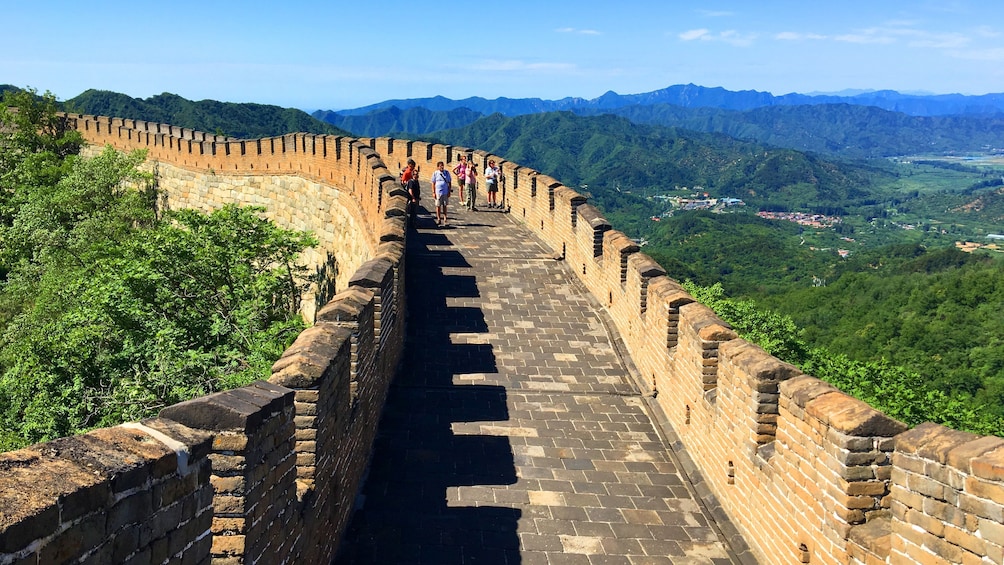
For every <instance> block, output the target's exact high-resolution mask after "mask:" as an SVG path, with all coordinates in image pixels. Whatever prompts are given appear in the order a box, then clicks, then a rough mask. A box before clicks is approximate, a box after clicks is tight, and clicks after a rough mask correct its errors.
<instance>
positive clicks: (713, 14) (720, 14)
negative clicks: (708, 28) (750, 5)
mask: <svg viewBox="0 0 1004 565" xmlns="http://www.w3.org/2000/svg"><path fill="white" fill-rule="evenodd" d="M697 13H698V14H700V15H702V16H704V17H706V18H731V17H732V16H734V15H736V13H735V12H726V11H721V10H720V11H714V10H697Z"/></svg>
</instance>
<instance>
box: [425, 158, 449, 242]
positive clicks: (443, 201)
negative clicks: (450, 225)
mask: <svg viewBox="0 0 1004 565" xmlns="http://www.w3.org/2000/svg"><path fill="white" fill-rule="evenodd" d="M444 167H445V165H444V164H443V162H442V161H439V162H437V163H436V170H435V171H433V172H432V180H431V181H430V184H432V190H433V192H434V193H435V195H436V225H437V226H444V227H445V226H446V222H447V219H446V205H447V203H448V202H449V199H450V192H451V190H450V185H451V184H452V182H453V179H451V178H450V173H449V172H447V171H446V169H445V168H444Z"/></svg>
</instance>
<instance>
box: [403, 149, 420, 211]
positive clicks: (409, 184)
mask: <svg viewBox="0 0 1004 565" xmlns="http://www.w3.org/2000/svg"><path fill="white" fill-rule="evenodd" d="M401 186H402V187H403V188H404V189H405V190H407V191H408V202H409V204H408V208H409V209H410V211H411V219H412V221H414V220H415V214H417V213H418V205H419V203H420V202H421V201H422V194H421V185H420V184H419V183H418V165H416V164H415V160H414V159H408V165H407V166H406V167H405V168H404V170H403V171H401Z"/></svg>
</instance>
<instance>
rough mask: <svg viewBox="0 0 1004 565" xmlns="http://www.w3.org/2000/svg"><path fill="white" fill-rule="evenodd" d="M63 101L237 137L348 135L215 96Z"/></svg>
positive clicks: (288, 111) (105, 96)
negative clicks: (201, 97) (300, 134)
mask: <svg viewBox="0 0 1004 565" xmlns="http://www.w3.org/2000/svg"><path fill="white" fill-rule="evenodd" d="M63 105H64V107H65V108H66V109H67V110H68V111H72V112H79V113H83V114H92V115H96V116H114V117H118V118H131V119H136V120H146V121H149V122H158V123H164V124H171V125H173V126H181V127H184V128H191V129H195V130H199V131H204V132H207V133H216V134H219V135H227V136H230V137H235V138H238V139H253V138H258V137H270V136H276V135H283V134H286V133H293V132H307V133H321V134H334V135H348V132H345V131H343V130H341V129H339V128H337V127H335V126H333V125H331V124H328V123H325V122H322V121H320V120H317V119H315V118H312V117H311V116H310V114H307V113H306V112H304V111H302V110H297V109H294V108H282V107H279V106H271V105H267V104H251V103H241V104H239V103H235V102H217V101H216V100H200V101H198V102H193V101H191V100H186V99H185V98H182V97H181V96H178V95H176V94H170V93H166V92H165V93H164V94H158V95H156V96H151V97H150V98H146V99H142V98H131V97H129V96H126V95H125V94H119V93H116V92H109V91H106V90H87V91H85V92H83V93H82V94H80V95H79V96H76V97H74V98H71V99H69V100H67V101H66V102H64V104H63Z"/></svg>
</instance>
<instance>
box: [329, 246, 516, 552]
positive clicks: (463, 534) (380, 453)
mask: <svg viewBox="0 0 1004 565" xmlns="http://www.w3.org/2000/svg"><path fill="white" fill-rule="evenodd" d="M430 245H436V246H437V248H436V249H430V247H429V246H430ZM449 245H450V241H449V233H447V232H424V231H423V232H417V231H412V232H410V233H409V243H408V246H409V248H408V259H407V261H408V262H407V265H408V268H407V271H406V281H405V282H406V296H407V302H408V322H407V327H408V331H407V337H406V342H405V352H404V360H403V362H402V366H401V369H400V371H399V372H398V375H397V377H396V379H395V381H394V383H393V384H392V385H391V388H390V393H389V397H388V401H387V404H386V406H385V408H384V412H383V418H382V420H381V423H380V429H379V431H378V433H377V439H376V443H375V449H374V455H373V460H372V463H371V468H370V471H369V476H368V478H367V480H366V484H365V486H364V489H363V495H362V497H361V499H360V502H359V505H358V506H359V507H358V509H357V511H356V512H355V514H354V517H353V519H352V521H351V523H350V525H349V528H348V530H347V532H346V534H345V536H344V538H343V540H342V543H341V547H340V551H339V556H338V558H337V559H336V563H337V564H339V565H346V564H350V563H367V564H372V563H381V564H382V563H388V564H389V563H416V564H429V565H449V564H459V563H486V564H506V565H509V564H513V563H519V562H520V553H519V537H518V536H517V523H518V521H519V519H520V516H521V514H522V513H521V511H520V510H519V509H515V508H506V507H501V506H493V505H492V500H491V499H490V498H491V497H490V496H489V495H485V494H484V493H485V492H488V490H487V489H466V490H465V489H464V488H462V487H469V486H474V485H511V484H514V483H515V482H516V468H515V462H514V458H513V451H512V446H511V445H510V442H509V439H508V438H506V437H501V436H486V435H469V434H455V433H453V424H455V423H463V422H481V421H484V422H491V421H504V420H507V419H508V418H509V411H508V408H507V405H506V391H505V388H504V387H500V386H481V385H456V384H454V376H456V375H464V374H470V373H493V372H497V371H498V367H497V365H496V362H495V355H494V353H493V351H492V346H491V345H488V344H462V343H452V342H451V339H450V335H451V334H457V333H466V334H471V333H483V332H486V331H487V329H488V328H487V324H486V322H485V318H484V314H483V312H482V310H481V308H480V307H471V306H448V300H447V299H448V298H477V297H479V296H480V291H479V289H478V287H477V284H476V279H475V277H474V276H473V275H462V274H461V275H458V274H444V273H443V269H444V268H447V269H448V270H449V271H450V272H456V271H457V270H462V269H464V268H470V265H469V264H468V263H467V261H466V259H464V257H463V256H462V255H461V254H460V253H459V252H457V251H456V250H454V249H449V248H448V247H446V248H445V249H444V246H449ZM456 487H461V488H459V489H458V488H456ZM478 492H480V493H481V494H477V493H478ZM465 497H470V499H469V500H467V499H465Z"/></svg>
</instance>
